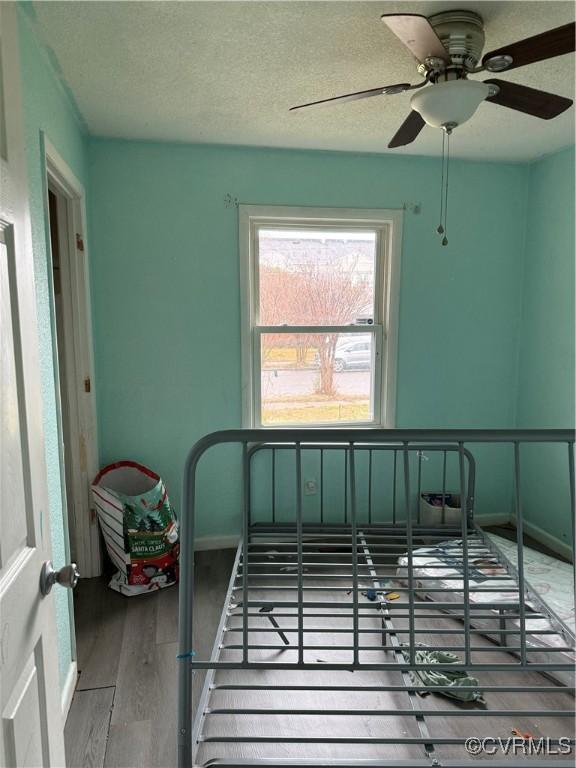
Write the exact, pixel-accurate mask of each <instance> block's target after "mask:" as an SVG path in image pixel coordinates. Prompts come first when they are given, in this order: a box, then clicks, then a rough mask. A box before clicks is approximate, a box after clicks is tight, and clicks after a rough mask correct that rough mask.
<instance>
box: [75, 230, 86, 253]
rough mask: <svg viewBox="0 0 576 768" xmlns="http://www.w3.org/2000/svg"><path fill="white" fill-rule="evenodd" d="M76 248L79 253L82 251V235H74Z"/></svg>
mask: <svg viewBox="0 0 576 768" xmlns="http://www.w3.org/2000/svg"><path fill="white" fill-rule="evenodd" d="M76 248H78V250H79V251H83V250H84V240H83V239H82V235H79V234H78V233H76Z"/></svg>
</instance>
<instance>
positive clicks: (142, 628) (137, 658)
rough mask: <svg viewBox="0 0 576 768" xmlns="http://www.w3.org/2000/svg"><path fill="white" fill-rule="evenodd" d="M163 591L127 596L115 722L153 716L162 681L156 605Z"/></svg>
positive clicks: (114, 712) (126, 721)
mask: <svg viewBox="0 0 576 768" xmlns="http://www.w3.org/2000/svg"><path fill="white" fill-rule="evenodd" d="M161 597H162V594H161V593H159V592H154V593H151V594H149V595H139V596H138V597H131V598H128V600H129V602H128V605H127V608H126V621H125V625H124V635H123V638H122V648H121V650H120V660H119V663H118V678H117V684H116V697H115V700H114V710H113V712H112V725H119V724H122V723H131V722H139V721H141V720H150V719H151V717H152V714H153V712H154V705H155V701H156V691H157V688H158V687H159V686H161V685H162V681H161V680H160V679H159V677H158V670H157V668H156V664H155V661H156V642H155V641H156V609H157V601H158V598H161Z"/></svg>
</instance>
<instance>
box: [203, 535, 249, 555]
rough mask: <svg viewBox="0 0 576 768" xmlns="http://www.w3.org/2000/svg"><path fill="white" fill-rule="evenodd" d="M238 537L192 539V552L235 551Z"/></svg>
mask: <svg viewBox="0 0 576 768" xmlns="http://www.w3.org/2000/svg"><path fill="white" fill-rule="evenodd" d="M239 541H240V536H203V537H201V538H199V539H194V550H195V551H196V552H199V551H200V550H205V549H236V547H237V546H238V542H239Z"/></svg>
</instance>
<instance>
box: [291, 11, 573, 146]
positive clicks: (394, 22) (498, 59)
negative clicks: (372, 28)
mask: <svg viewBox="0 0 576 768" xmlns="http://www.w3.org/2000/svg"><path fill="white" fill-rule="evenodd" d="M382 21H383V22H384V23H385V24H386V25H387V27H388V28H389V29H390V30H391V31H392V32H393V33H394V34H395V35H396V36H397V37H398V38H399V40H400V41H401V42H402V43H403V44H404V45H405V46H406V47H407V48H408V50H409V51H410V52H411V53H412V55H413V56H414V58H415V59H416V61H417V62H418V67H417V69H418V73H419V74H420V75H421V77H422V78H423V79H422V81H421V82H419V83H416V84H414V85H412V84H410V83H397V84H395V85H387V86H383V87H381V88H371V89H370V90H367V91H357V92H356V93H347V94H344V95H343V96H334V97H332V98H329V99H321V100H320V101H313V102H310V103H308V104H299V105H298V106H296V107H292V108H291V110H290V111H294V110H299V109H305V108H307V107H313V106H318V105H324V104H331V103H333V102H342V101H355V100H357V99H365V98H369V97H371V96H392V95H395V94H399V93H404V92H405V91H416V93H414V94H413V96H412V98H411V101H410V106H411V107H412V111H411V112H410V114H409V115H408V117H407V118H406V120H405V121H404V122H403V123H402V125H401V126H400V128H399V130H398V131H397V132H396V134H395V135H394V137H393V138H392V140H391V141H390V143H389V144H388V147H389V148H390V149H392V148H394V147H401V146H404V145H406V144H410V143H411V142H413V141H414V139H416V137H417V136H418V134H419V133H420V131H421V130H422V128H423V127H424V126H425V125H426V124H428V125H431V126H433V127H436V128H442V129H443V130H444V131H445V133H448V134H450V133H451V132H452V130H453V129H454V128H456V127H457V126H458V125H462V123H464V122H466V121H467V120H469V119H470V118H471V117H472V115H473V114H474V113H475V112H476V110H477V109H478V107H479V105H480V104H481V103H482V101H489V102H492V103H493V104H498V105H500V106H502V107H509V108H510V109H515V110H517V111H519V112H524V113H526V114H528V115H533V116H534V117H539V118H542V119H543V120H550V119H551V118H554V117H557V116H558V115H560V114H561V113H562V112H564V111H565V110H567V109H568V108H569V107H570V106H571V105H572V100H571V99H567V98H565V97H563V96H557V95H555V94H553V93H546V92H545V91H540V90H537V89H535V88H529V87H527V86H525V85H517V84H516V83H511V82H507V81H506V80H499V79H490V80H484V81H483V82H481V81H478V80H469V79H468V76H469V75H472V74H477V73H479V72H485V71H486V72H491V73H499V72H505V71H507V70H511V69H515V68H517V67H523V66H526V65H527V64H533V63H534V62H537V61H544V60H545V59H551V58H554V57H555V56H561V55H562V54H565V53H571V52H573V51H574V50H575V48H576V45H575V37H574V35H575V29H576V25H575V23H574V22H571V23H570V24H565V25H564V26H562V27H557V28H556V29H550V30H548V31H547V32H542V33H541V34H539V35H534V37H528V38H526V39H525V40H520V41H518V42H517V43H511V44H510V45H507V46H504V47H503V48H498V49H497V50H495V51H490V52H489V53H486V54H484V56H483V57H482V60H481V61H480V56H481V55H482V49H483V48H484V22H483V20H482V18H481V17H480V16H479V15H478V14H477V13H474V12H473V11H456V10H454V11H445V12H443V13H437V14H434V15H433V16H430V17H426V16H422V15H420V14H414V13H403V14H384V15H383V16H382ZM479 62H480V63H479ZM420 89H422V90H420Z"/></svg>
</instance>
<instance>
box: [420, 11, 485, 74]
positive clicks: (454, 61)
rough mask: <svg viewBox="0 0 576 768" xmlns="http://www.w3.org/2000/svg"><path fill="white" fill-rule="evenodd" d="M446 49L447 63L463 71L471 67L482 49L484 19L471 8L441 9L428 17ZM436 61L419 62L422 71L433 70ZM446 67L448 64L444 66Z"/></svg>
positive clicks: (476, 61) (465, 71) (471, 68)
mask: <svg viewBox="0 0 576 768" xmlns="http://www.w3.org/2000/svg"><path fill="white" fill-rule="evenodd" d="M428 21H429V22H430V24H431V25H432V26H433V27H434V31H435V32H436V34H437V35H438V37H439V38H440V40H441V41H442V44H443V45H444V47H445V48H446V50H447V51H448V54H449V56H450V60H451V65H452V67H454V68H455V69H456V70H461V71H463V74H464V76H465V74H466V73H467V72H469V71H471V70H473V69H474V68H475V67H476V65H477V64H478V62H479V61H480V57H481V56H482V50H483V48H484V21H483V20H482V17H481V16H479V15H478V14H477V13H474V12H473V11H444V12H442V13H436V14H434V15H433V16H429V17H428ZM435 64H436V62H430V63H427V64H423V65H420V67H419V69H423V70H424V74H425V73H427V72H430V71H434V70H436V66H435ZM448 66H449V67H450V65H448Z"/></svg>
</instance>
